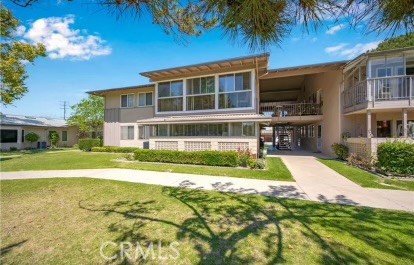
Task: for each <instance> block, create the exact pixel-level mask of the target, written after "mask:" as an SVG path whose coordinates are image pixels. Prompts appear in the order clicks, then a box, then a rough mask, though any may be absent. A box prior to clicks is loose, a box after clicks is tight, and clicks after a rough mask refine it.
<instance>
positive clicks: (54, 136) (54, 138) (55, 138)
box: [49, 131, 60, 147]
mask: <svg viewBox="0 0 414 265" xmlns="http://www.w3.org/2000/svg"><path fill="white" fill-rule="evenodd" d="M59 140H60V136H59V134H58V133H57V132H56V131H50V132H49V141H50V143H51V144H52V147H56V146H57V144H58V143H59Z"/></svg>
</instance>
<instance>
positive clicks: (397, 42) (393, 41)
mask: <svg viewBox="0 0 414 265" xmlns="http://www.w3.org/2000/svg"><path fill="white" fill-rule="evenodd" d="M405 47H414V32H412V33H409V34H406V35H401V36H398V37H395V38H390V39H386V40H384V41H383V42H381V43H380V44H379V45H378V47H377V49H376V51H385V50H391V49H398V48H405Z"/></svg>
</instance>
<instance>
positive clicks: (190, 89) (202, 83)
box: [186, 76, 215, 110]
mask: <svg viewBox="0 0 414 265" xmlns="http://www.w3.org/2000/svg"><path fill="white" fill-rule="evenodd" d="M186 92H187V110H205V109H214V108H215V87H214V76H209V77H201V78H193V79H188V80H187V91H186Z"/></svg>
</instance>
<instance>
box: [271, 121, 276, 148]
mask: <svg viewBox="0 0 414 265" xmlns="http://www.w3.org/2000/svg"><path fill="white" fill-rule="evenodd" d="M272 146H273V148H275V147H276V127H275V126H274V125H273V126H272Z"/></svg>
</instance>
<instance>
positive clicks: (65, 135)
mask: <svg viewBox="0 0 414 265" xmlns="http://www.w3.org/2000/svg"><path fill="white" fill-rule="evenodd" d="M67 140H68V131H62V142H66V141H67Z"/></svg>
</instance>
